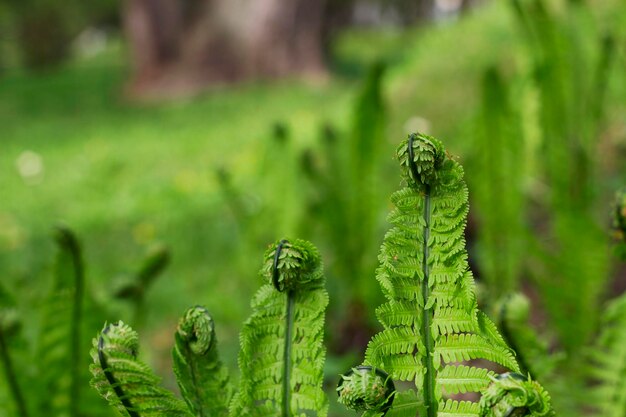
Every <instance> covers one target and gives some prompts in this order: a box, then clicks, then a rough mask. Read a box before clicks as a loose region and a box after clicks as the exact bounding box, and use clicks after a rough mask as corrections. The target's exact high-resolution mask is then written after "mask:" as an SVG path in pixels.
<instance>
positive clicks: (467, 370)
mask: <svg viewBox="0 0 626 417" xmlns="http://www.w3.org/2000/svg"><path fill="white" fill-rule="evenodd" d="M495 375H496V374H495V373H494V372H493V371H490V370H488V369H484V368H475V367H472V366H465V365H450V366H446V367H445V368H443V369H442V370H441V372H439V374H438V375H437V384H438V385H439V386H440V387H441V388H443V390H444V391H445V392H446V393H448V394H458V393H462V394H464V393H466V392H480V391H481V390H482V389H484V388H486V387H487V386H488V385H489V384H490V383H491V378H492V377H495Z"/></svg>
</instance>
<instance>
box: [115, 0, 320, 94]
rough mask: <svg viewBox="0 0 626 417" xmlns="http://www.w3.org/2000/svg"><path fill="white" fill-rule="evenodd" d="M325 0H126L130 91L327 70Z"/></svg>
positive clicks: (185, 89)
mask: <svg viewBox="0 0 626 417" xmlns="http://www.w3.org/2000/svg"><path fill="white" fill-rule="evenodd" d="M325 3H326V1H325V0H290V1H282V0H125V1H124V3H123V19H124V28H125V32H126V35H127V38H128V41H129V43H130V47H131V59H132V65H133V78H132V81H131V85H130V87H131V93H134V94H138V95H144V96H151V95H156V96H163V95H181V94H190V93H193V92H196V91H198V90H200V89H202V88H205V87H206V86H208V85H214V84H224V83H230V82H235V81H240V80H245V79H259V78H261V79H263V78H276V77H282V76H286V75H298V76H305V77H319V76H321V75H322V74H323V73H324V63H323V56H322V55H323V54H322V22H323V15H324V7H325Z"/></svg>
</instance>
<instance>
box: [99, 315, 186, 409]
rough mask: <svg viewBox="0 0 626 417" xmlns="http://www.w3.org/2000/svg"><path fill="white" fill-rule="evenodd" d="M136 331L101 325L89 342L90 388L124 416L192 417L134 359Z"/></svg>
mask: <svg viewBox="0 0 626 417" xmlns="http://www.w3.org/2000/svg"><path fill="white" fill-rule="evenodd" d="M138 349H139V340H138V336H137V332H135V331H134V330H133V329H131V328H130V327H129V326H128V325H126V324H124V323H123V322H121V321H120V322H119V323H117V324H114V325H108V326H105V328H104V330H103V331H102V333H100V335H99V336H98V337H96V338H94V339H93V348H92V350H91V358H92V359H93V364H92V365H91V366H90V367H89V369H90V371H91V373H92V375H93V378H92V379H91V386H92V387H94V388H95V389H96V391H98V393H99V394H100V395H101V396H102V397H103V398H104V399H105V400H107V402H108V403H109V404H110V405H111V406H112V407H114V408H116V409H117V411H119V412H120V414H122V415H123V416H125V417H162V416H167V417H192V414H191V413H190V412H189V411H188V410H187V405H186V404H185V402H184V401H182V400H180V399H178V398H176V397H175V396H174V395H173V394H172V393H171V392H169V391H168V390H166V389H164V388H161V386H160V385H159V384H160V379H159V378H158V377H157V376H156V375H155V374H154V373H153V372H152V370H151V369H150V368H149V367H148V366H147V365H145V364H144V363H142V362H140V361H139V360H138V359H137V351H138Z"/></svg>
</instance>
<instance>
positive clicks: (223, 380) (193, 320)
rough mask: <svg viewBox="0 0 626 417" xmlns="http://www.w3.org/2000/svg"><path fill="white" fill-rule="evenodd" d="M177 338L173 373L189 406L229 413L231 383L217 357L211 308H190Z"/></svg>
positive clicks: (204, 412)
mask: <svg viewBox="0 0 626 417" xmlns="http://www.w3.org/2000/svg"><path fill="white" fill-rule="evenodd" d="M175 339H176V344H175V345H174V350H173V352H172V355H173V358H174V373H175V374H176V379H177V381H178V386H179V387H180V391H181V393H182V395H183V398H184V399H185V401H186V402H187V405H188V406H189V408H190V409H191V410H192V411H193V413H194V414H195V415H196V416H200V417H209V416H211V417H216V416H225V415H227V414H228V404H229V402H230V400H231V398H232V387H231V385H230V382H229V377H228V370H227V369H226V368H225V367H224V366H223V365H222V363H221V361H220V360H219V357H218V352H217V340H216V337H215V325H214V323H213V319H212V318H211V316H210V315H209V313H208V311H207V310H206V309H205V308H204V307H193V308H190V309H189V310H187V311H186V312H185V314H184V315H183V317H182V318H181V319H180V322H179V323H178V329H177V330H176V335H175Z"/></svg>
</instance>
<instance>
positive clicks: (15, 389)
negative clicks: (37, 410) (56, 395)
mask: <svg viewBox="0 0 626 417" xmlns="http://www.w3.org/2000/svg"><path fill="white" fill-rule="evenodd" d="M0 356H1V357H2V362H3V363H4V373H5V376H6V380H7V383H8V384H9V388H10V390H11V393H12V394H13V400H14V401H15V406H16V408H17V410H18V413H19V415H20V417H28V411H27V409H26V402H25V401H24V396H23V395H22V390H21V389H20V385H19V383H18V382H17V376H16V375H15V370H14V369H13V362H11V357H10V356H9V349H8V347H7V344H6V341H5V340H4V334H3V332H2V329H1V328H0Z"/></svg>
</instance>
